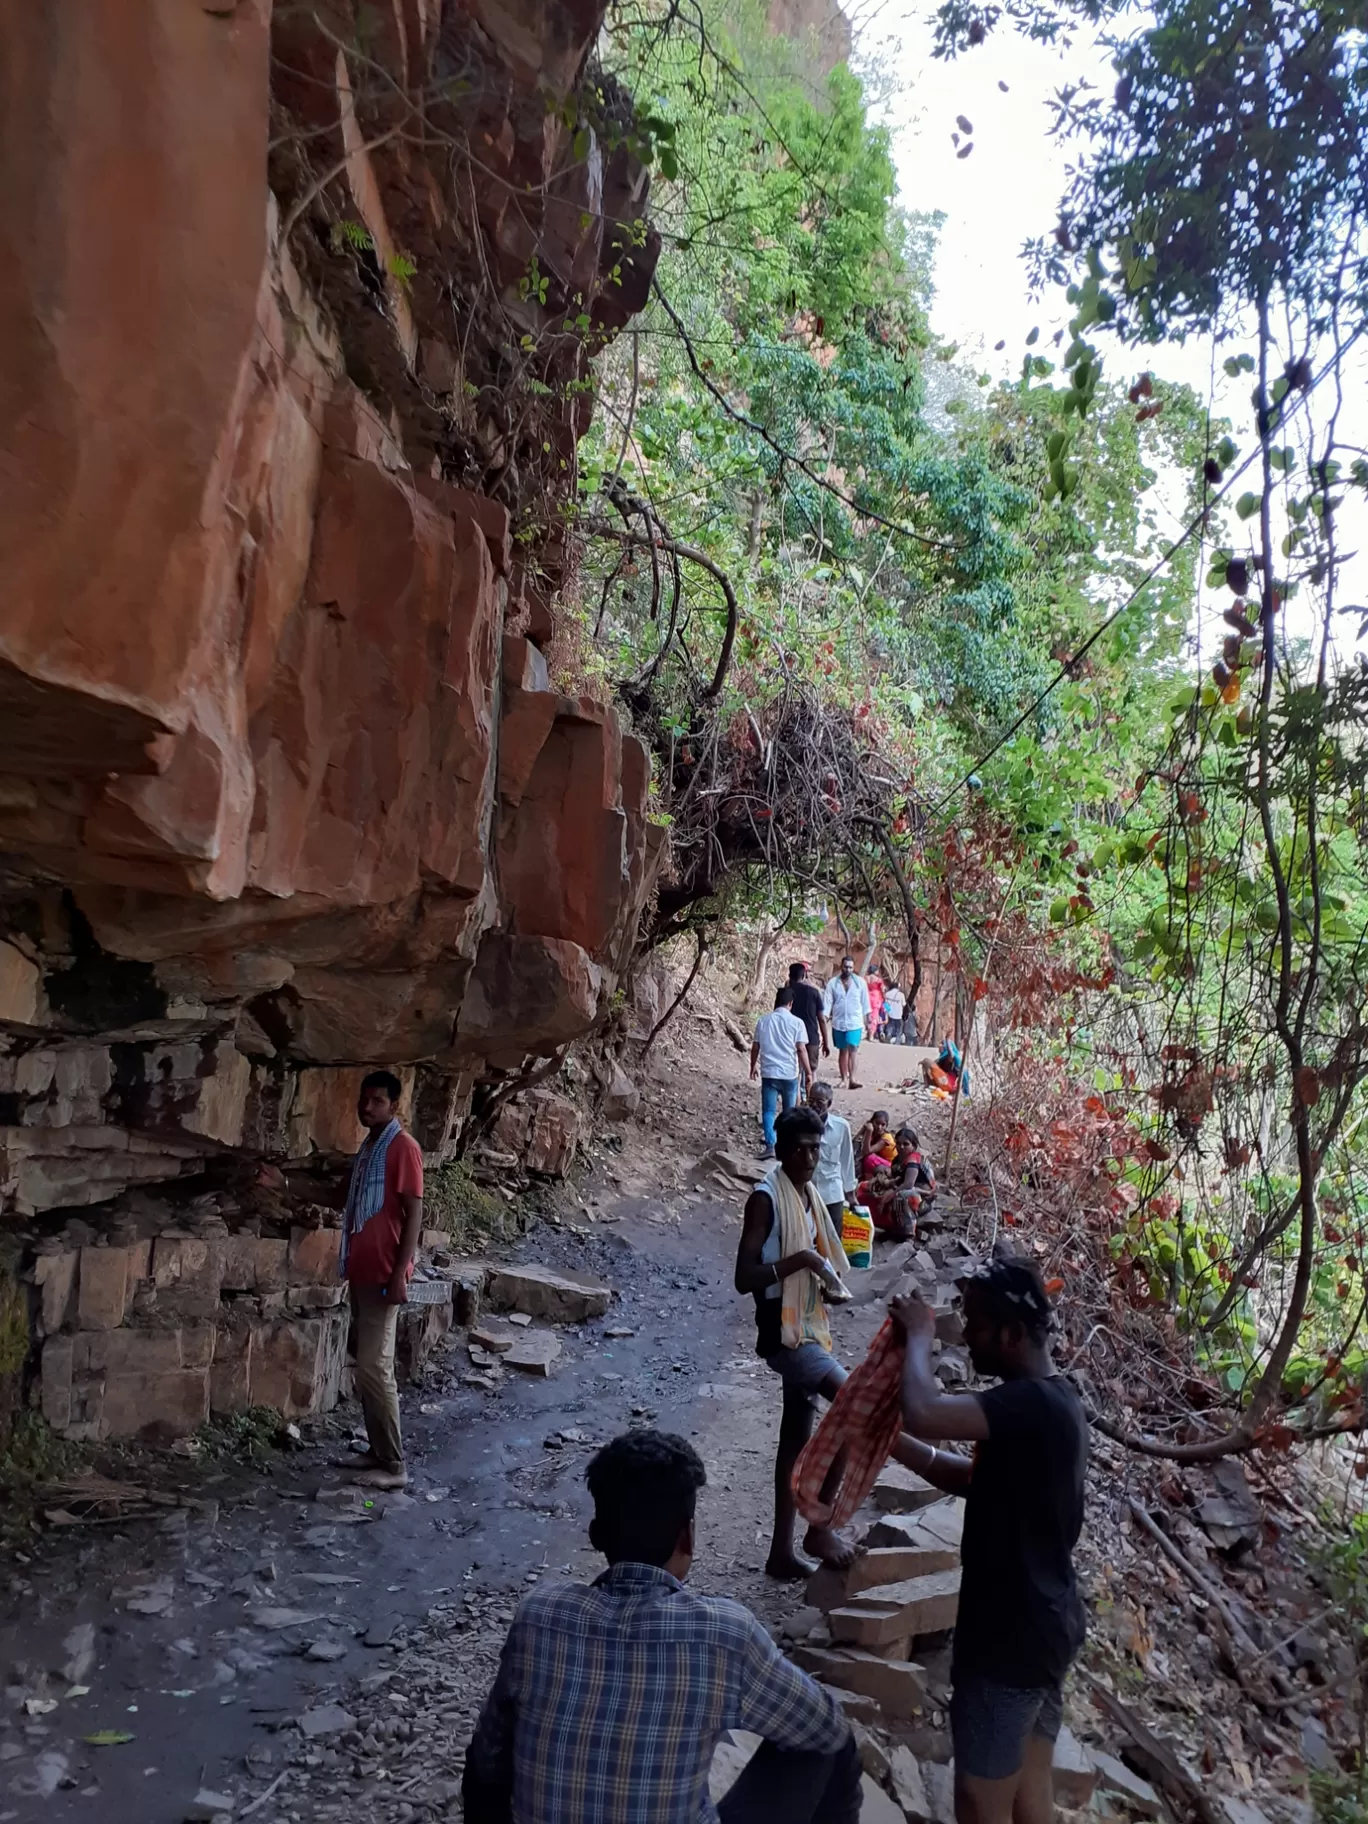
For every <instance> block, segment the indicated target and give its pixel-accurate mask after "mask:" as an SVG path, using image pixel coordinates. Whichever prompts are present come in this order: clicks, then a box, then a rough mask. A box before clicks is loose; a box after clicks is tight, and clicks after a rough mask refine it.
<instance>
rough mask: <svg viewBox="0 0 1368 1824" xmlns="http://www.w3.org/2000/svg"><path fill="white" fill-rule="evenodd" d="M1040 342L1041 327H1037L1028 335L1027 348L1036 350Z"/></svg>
mask: <svg viewBox="0 0 1368 1824" xmlns="http://www.w3.org/2000/svg"><path fill="white" fill-rule="evenodd" d="M1039 340H1040V328H1039V325H1037V327H1036V328H1035V329H1033V330H1032V331H1031V333H1030V335H1028V336H1027V338H1026V346H1027V348H1034V347H1035V345H1036V343H1037V342H1039Z"/></svg>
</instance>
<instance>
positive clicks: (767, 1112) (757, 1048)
mask: <svg viewBox="0 0 1368 1824" xmlns="http://www.w3.org/2000/svg"><path fill="white" fill-rule="evenodd" d="M807 1047H808V1035H807V1027H806V1026H805V1025H804V1024H803V1022H802V1021H801V1020H800V1019H798V1018H797V1016H796V1015H795V1014H794V1012H793V990H792V988H781V989H780V990H779V992H778V994H777V995H776V996H775V997H774V1011H773V1013H763V1014H761V1016H760V1018H759V1019H758V1020H757V1021H756V1022H755V1040H754V1043H753V1044H752V1045H751V1054H750V1074H751V1082H752V1083H753V1082H754V1081H755V1079H756V1078H757V1077H759V1079H760V1123H761V1126H762V1127H763V1128H764V1130H765V1152H764V1157H765V1158H766V1159H773V1157H774V1118H775V1116H776V1115H777V1114H779V1113H780V1112H781V1111H782V1112H784V1113H787V1112H788V1110H789V1109H791V1108H792V1107H793V1105H794V1103H795V1102H796V1101H797V1100H798V1084H799V1081H800V1079H801V1081H802V1083H803V1084H804V1086H806V1085H807V1084H809V1083H811V1081H812V1066H811V1064H810V1063H809V1062H808V1048H807Z"/></svg>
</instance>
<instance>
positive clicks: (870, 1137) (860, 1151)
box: [855, 1108, 897, 1170]
mask: <svg viewBox="0 0 1368 1824" xmlns="http://www.w3.org/2000/svg"><path fill="white" fill-rule="evenodd" d="M896 1152H897V1147H896V1145H895V1144H894V1140H893V1136H892V1134H891V1133H890V1132H889V1131H888V1110H887V1109H886V1108H876V1109H875V1110H874V1113H873V1114H872V1115H871V1116H870V1117H869V1119H868V1121H866V1122H865V1124H864V1126H863V1127H862V1128H861V1129H860V1131H859V1133H858V1134H856V1136H855V1157H856V1158H857V1159H858V1160H859V1161H860V1163H861V1165H862V1166H863V1164H864V1162H865V1160H866V1159H868V1157H869V1156H870V1154H871V1153H877V1154H878V1155H879V1157H880V1158H882V1159H883V1160H884V1161H885V1163H887V1164H889V1165H891V1164H892V1163H893V1158H894V1155H895V1153H896ZM870 1169H871V1170H873V1169H874V1168H873V1167H871V1168H870Z"/></svg>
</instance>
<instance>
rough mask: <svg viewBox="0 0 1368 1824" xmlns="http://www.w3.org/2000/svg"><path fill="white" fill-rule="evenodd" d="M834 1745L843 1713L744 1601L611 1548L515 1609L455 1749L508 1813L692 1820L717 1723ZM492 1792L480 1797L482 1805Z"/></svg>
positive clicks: (703, 1807)
mask: <svg viewBox="0 0 1368 1824" xmlns="http://www.w3.org/2000/svg"><path fill="white" fill-rule="evenodd" d="M728 1729H748V1730H750V1731H752V1732H753V1733H754V1734H756V1735H760V1736H763V1737H764V1738H765V1739H766V1740H767V1741H770V1742H773V1743H774V1745H775V1746H776V1747H778V1748H794V1749H809V1750H813V1751H816V1752H819V1753H829V1754H834V1753H835V1752H836V1750H837V1749H839V1748H841V1747H842V1746H843V1745H844V1744H845V1742H846V1741H847V1740H848V1738H849V1735H850V1725H849V1724H848V1723H847V1721H846V1719H845V1716H844V1715H843V1713H842V1711H841V1709H840V1707H839V1705H838V1704H837V1703H836V1700H835V1698H834V1697H832V1695H831V1693H830V1692H829V1691H824V1690H823V1689H822V1687H821V1686H820V1685H817V1684H814V1682H813V1681H812V1679H810V1678H809V1677H808V1675H807V1674H806V1673H805V1672H800V1671H799V1670H798V1668H797V1666H795V1665H793V1664H792V1663H791V1662H790V1661H789V1660H787V1659H785V1658H784V1656H783V1654H782V1653H781V1652H780V1651H779V1649H778V1648H777V1647H776V1646H775V1644H774V1642H773V1641H772V1640H771V1639H770V1637H769V1635H768V1634H767V1633H766V1632H765V1630H764V1628H762V1627H761V1625H760V1623H759V1622H758V1621H757V1620H756V1619H755V1617H754V1615H752V1614H751V1612H750V1610H749V1609H746V1608H743V1607H742V1605H741V1604H740V1603H739V1602H731V1601H729V1600H727V1598H725V1597H721V1596H694V1595H691V1594H690V1593H689V1591H687V1590H686V1589H685V1588H684V1586H683V1584H682V1583H680V1582H679V1581H678V1579H676V1578H674V1577H672V1576H671V1575H670V1574H669V1572H668V1571H662V1570H658V1569H656V1567H655V1566H654V1565H649V1564H615V1565H613V1566H612V1567H611V1568H610V1569H609V1570H607V1571H606V1572H605V1573H604V1574H603V1576H602V1577H600V1578H599V1579H598V1581H597V1582H596V1583H592V1584H584V1583H572V1584H562V1585H560V1586H559V1587H557V1588H550V1589H546V1590H538V1591H535V1592H534V1593H533V1594H532V1595H531V1596H529V1597H528V1598H527V1599H526V1601H525V1602H524V1603H523V1604H522V1606H521V1608H520V1609H519V1610H518V1613H517V1615H516V1616H515V1618H514V1621H513V1626H512V1627H511V1628H510V1629H509V1634H508V1639H507V1641H506V1642H505V1643H504V1650H503V1657H502V1659H501V1661H500V1664H499V1674H498V1677H497V1678H496V1679H495V1681H494V1689H493V1690H492V1691H491V1693H490V1695H489V1698H488V1700H487V1701H486V1703H485V1707H484V1710H483V1712H482V1714H481V1716H480V1720H479V1723H478V1724H477V1726H476V1729H475V1735H474V1738H473V1740H472V1741H471V1744H470V1750H469V1754H468V1757H467V1761H466V1781H467V1792H468V1793H469V1792H470V1790H471V1787H472V1785H473V1786H475V1787H477V1788H478V1789H479V1791H480V1792H481V1793H482V1794H483V1795H485V1796H486V1797H487V1798H488V1799H493V1798H494V1797H495V1795H497V1794H507V1793H508V1792H510V1791H511V1794H512V1812H511V1816H512V1818H513V1820H514V1824H699V1821H700V1820H706V1821H708V1824H711V1821H712V1820H715V1819H716V1817H717V1812H716V1810H715V1808H714V1807H713V1805H712V1802H711V1801H710V1799H709V1797H708V1769H709V1767H710V1766H711V1764H712V1757H713V1749H714V1748H715V1746H716V1745H717V1740H718V1738H719V1736H721V1735H722V1733H723V1732H724V1731H725V1730H728ZM493 1809H496V1808H491V1815H492V1810H493Z"/></svg>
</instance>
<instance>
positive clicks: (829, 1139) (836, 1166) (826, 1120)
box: [808, 1083, 860, 1235]
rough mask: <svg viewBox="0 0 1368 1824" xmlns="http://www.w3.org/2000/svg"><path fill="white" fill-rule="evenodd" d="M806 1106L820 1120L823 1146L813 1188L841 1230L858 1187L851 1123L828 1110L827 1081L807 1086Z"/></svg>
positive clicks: (829, 1108) (813, 1180)
mask: <svg viewBox="0 0 1368 1824" xmlns="http://www.w3.org/2000/svg"><path fill="white" fill-rule="evenodd" d="M808 1106H809V1107H810V1108H811V1110H812V1112H813V1114H815V1115H817V1116H819V1117H820V1118H821V1122H822V1150H821V1152H820V1153H819V1154H818V1155H817V1170H816V1171H815V1172H814V1173H813V1174H812V1188H813V1190H815V1191H816V1193H817V1195H818V1196H819V1197H820V1198H821V1200H822V1202H823V1203H824V1204H825V1205H826V1207H827V1215H828V1216H830V1218H831V1220H832V1222H833V1223H834V1224H835V1226H836V1232H837V1234H838V1235H839V1234H840V1232H841V1217H842V1216H843V1215H844V1213H845V1206H846V1205H847V1204H848V1203H854V1201H855V1193H856V1191H857V1189H858V1188H859V1182H860V1181H859V1179H858V1178H857V1177H856V1175H855V1143H854V1141H853V1140H852V1139H851V1137H850V1123H849V1121H847V1120H846V1118H845V1116H844V1115H836V1114H833V1113H832V1112H831V1085H830V1083H814V1084H813V1085H812V1087H811V1088H810V1089H809V1090H808Z"/></svg>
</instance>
